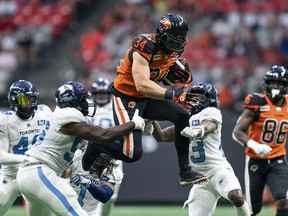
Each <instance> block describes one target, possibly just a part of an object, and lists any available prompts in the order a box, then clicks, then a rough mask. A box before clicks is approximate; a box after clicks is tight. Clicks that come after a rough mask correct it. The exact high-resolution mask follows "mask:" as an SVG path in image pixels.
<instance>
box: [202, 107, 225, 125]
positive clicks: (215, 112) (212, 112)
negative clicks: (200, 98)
mask: <svg viewBox="0 0 288 216" xmlns="http://www.w3.org/2000/svg"><path fill="white" fill-rule="evenodd" d="M199 116H200V119H201V121H203V120H205V119H210V120H213V121H215V122H216V123H217V124H221V123H222V114H221V111H220V110H219V109H217V108H215V107H207V108H205V109H203V110H202V111H201V112H200V113H199Z"/></svg>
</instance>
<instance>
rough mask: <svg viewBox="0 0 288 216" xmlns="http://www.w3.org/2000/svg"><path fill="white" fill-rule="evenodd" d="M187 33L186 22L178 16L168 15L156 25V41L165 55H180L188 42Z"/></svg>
mask: <svg viewBox="0 0 288 216" xmlns="http://www.w3.org/2000/svg"><path fill="white" fill-rule="evenodd" d="M187 33H188V25H187V22H186V21H185V20H184V19H183V18H182V17H181V16H180V15H177V14H173V13H168V14H167V15H165V16H163V17H162V18H161V20H160V21H159V22H158V24H157V27H156V40H157V43H158V44H159V45H160V47H161V49H162V50H163V51H164V52H165V54H167V55H170V54H172V53H176V54H178V55H180V54H181V53H182V52H183V50H184V47H185V45H186V44H187V41H188V37H187Z"/></svg>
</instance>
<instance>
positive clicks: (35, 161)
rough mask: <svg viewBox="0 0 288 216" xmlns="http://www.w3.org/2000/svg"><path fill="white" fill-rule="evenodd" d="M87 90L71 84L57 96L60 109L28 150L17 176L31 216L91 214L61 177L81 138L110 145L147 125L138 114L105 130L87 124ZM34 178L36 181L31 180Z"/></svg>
mask: <svg viewBox="0 0 288 216" xmlns="http://www.w3.org/2000/svg"><path fill="white" fill-rule="evenodd" d="M88 96H89V94H88V91H87V89H86V88H85V87H84V86H83V85H82V84H81V83H78V82H75V81H69V82H66V83H64V85H62V86H60V87H59V88H58V89H57V91H56V93H55V98H56V104H57V107H56V108H55V110H54V111H53V112H52V114H51V115H50V117H49V118H48V120H47V121H46V123H45V128H44V130H43V131H42V133H41V136H39V137H38V139H37V142H36V143H35V145H34V147H33V148H31V149H29V150H28V151H27V152H26V153H25V154H26V155H27V157H26V158H25V159H24V161H23V162H22V164H21V165H20V167H19V170H18V173H17V177H16V180H17V183H18V188H19V190H20V191H21V193H22V194H23V195H24V197H25V199H26V201H27V207H28V214H29V215H31V216H33V215H35V216H38V215H42V216H43V215H51V213H50V211H52V212H53V213H54V214H56V215H68V214H69V215H70V214H71V215H81V216H82V215H83V216H85V215H88V214H87V213H86V211H84V210H83V209H82V208H81V206H80V204H79V203H78V200H77V199H78V195H77V193H76V192H75V190H74V189H73V188H72V187H71V185H70V184H69V183H68V182H67V181H66V180H65V179H63V178H61V177H60V176H61V175H62V173H63V171H64V170H65V169H66V168H67V167H68V166H69V164H70V162H71V161H72V158H73V156H74V153H75V151H76V150H77V149H78V148H79V146H80V144H81V143H82V139H85V140H92V141H93V142H95V143H97V142H99V143H107V142H111V141H113V140H116V139H118V138H119V137H122V136H123V135H125V134H127V133H130V132H131V131H133V130H140V131H143V130H144V125H145V122H144V120H143V119H142V118H141V117H140V116H138V111H136V112H135V115H134V117H133V118H132V120H131V121H130V122H127V123H126V124H122V125H120V126H117V127H110V128H107V129H103V128H101V127H99V126H93V125H90V124H87V123H86V116H87V115H88V113H89V111H88V108H89V106H94V104H90V103H88V102H87V97H88ZM32 179H33V180H32Z"/></svg>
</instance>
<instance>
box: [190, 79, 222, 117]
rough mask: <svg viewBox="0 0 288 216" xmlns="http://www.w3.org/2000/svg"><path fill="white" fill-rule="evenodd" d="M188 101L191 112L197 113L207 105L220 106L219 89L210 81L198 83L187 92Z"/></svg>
mask: <svg viewBox="0 0 288 216" xmlns="http://www.w3.org/2000/svg"><path fill="white" fill-rule="evenodd" d="M186 103H187V105H188V106H189V107H190V113H191V114H193V115H194V114H197V113H199V112H201V111H202V110H203V109H205V108H207V107H215V108H218V107H219V103H220V102H219V95H218V92H217V90H216V89H215V88H214V87H213V86H212V85H211V84H209V83H198V84H196V85H194V86H192V87H191V88H190V89H189V90H188V91H187V94H186Z"/></svg>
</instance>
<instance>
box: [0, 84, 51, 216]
mask: <svg viewBox="0 0 288 216" xmlns="http://www.w3.org/2000/svg"><path fill="white" fill-rule="evenodd" d="M8 102H9V105H10V107H11V109H12V110H10V111H5V112H1V113H0V164H1V170H0V215H1V216H2V215H4V214H5V213H6V212H7V211H8V209H9V208H10V207H11V206H12V204H13V203H14V202H15V200H16V199H17V197H18V196H21V193H20V191H19V190H18V188H17V184H16V183H15V182H16V174H17V171H18V168H19V165H20V163H21V162H22V161H23V160H24V157H25V156H24V154H25V152H26V151H27V150H28V149H30V148H31V146H32V145H34V144H35V143H36V140H37V137H38V136H39V135H40V134H41V132H42V129H43V127H44V125H45V121H46V119H48V117H49V116H50V114H51V110H50V108H49V107H48V106H46V105H44V104H41V105H40V104H38V103H39V93H38V91H37V89H36V88H35V86H33V84H32V83H31V82H29V81H26V80H18V81H16V82H14V83H13V84H12V85H11V86H10V89H9V92H8Z"/></svg>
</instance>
